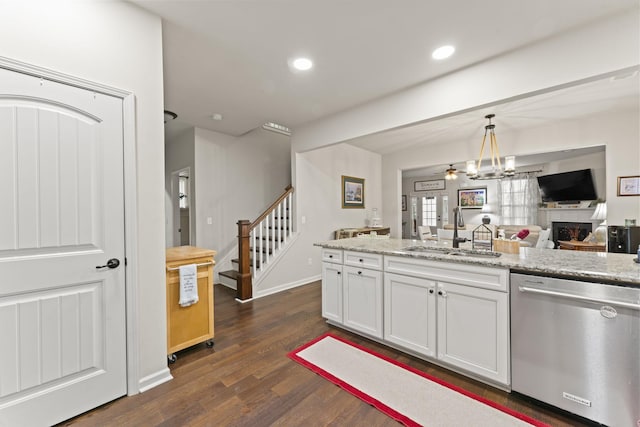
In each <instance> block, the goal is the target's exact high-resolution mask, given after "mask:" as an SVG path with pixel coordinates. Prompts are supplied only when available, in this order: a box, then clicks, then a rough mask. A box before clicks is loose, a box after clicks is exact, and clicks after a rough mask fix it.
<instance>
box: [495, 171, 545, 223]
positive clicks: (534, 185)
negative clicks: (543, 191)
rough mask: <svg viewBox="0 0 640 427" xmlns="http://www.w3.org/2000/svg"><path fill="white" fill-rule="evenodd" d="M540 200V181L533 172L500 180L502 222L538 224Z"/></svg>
mask: <svg viewBox="0 0 640 427" xmlns="http://www.w3.org/2000/svg"><path fill="white" fill-rule="evenodd" d="M540 200H541V199H540V190H539V188H538V181H537V179H536V177H535V176H533V175H531V174H529V175H527V176H526V177H521V178H520V177H519V178H510V179H501V180H499V181H498V203H499V206H500V215H501V216H502V224H505V225H524V224H537V223H538V205H539V203H540Z"/></svg>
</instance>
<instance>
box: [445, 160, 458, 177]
mask: <svg viewBox="0 0 640 427" xmlns="http://www.w3.org/2000/svg"><path fill="white" fill-rule="evenodd" d="M457 172H458V170H457V169H456V168H454V167H453V164H450V165H449V169H447V170H446V171H445V174H444V179H446V180H452V179H458V173H457Z"/></svg>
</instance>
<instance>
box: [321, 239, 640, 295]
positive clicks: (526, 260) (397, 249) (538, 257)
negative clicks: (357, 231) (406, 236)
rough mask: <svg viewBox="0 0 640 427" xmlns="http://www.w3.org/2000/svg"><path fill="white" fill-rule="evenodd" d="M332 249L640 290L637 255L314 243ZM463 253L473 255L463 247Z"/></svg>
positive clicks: (397, 242) (387, 242) (398, 242)
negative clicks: (457, 251) (489, 253)
mask: <svg viewBox="0 0 640 427" xmlns="http://www.w3.org/2000/svg"><path fill="white" fill-rule="evenodd" d="M314 246H320V247H323V248H330V249H342V250H349V251H359V252H370V253H377V254H383V255H396V256H406V257H413V258H423V259H430V260H434V261H447V262H458V263H463V264H479V265H485V266H493V267H503V268H509V269H511V270H514V271H520V272H530V273H535V274H543V275H551V276H558V277H570V278H576V279H585V280H591V281H594V280H595V281H599V280H600V281H605V282H620V284H628V285H632V286H640V264H638V263H635V262H634V261H633V259H634V258H635V257H636V256H635V255H634V254H619V253H607V252H583V251H569V250H558V249H536V248H526V247H525V248H520V253H519V254H518V255H516V254H502V255H501V256H499V257H495V258H494V257H482V258H474V257H470V256H457V255H449V254H447V251H445V249H446V248H449V249H451V250H452V251H453V250H454V249H453V248H451V243H450V241H441V242H437V241H425V242H423V241H420V240H402V239H381V238H367V237H354V238H350V239H340V240H329V241H326V242H318V243H315V244H314ZM411 246H426V247H432V248H434V249H437V248H440V249H442V253H437V252H435V253H434V252H410V251H406V250H404V249H405V248H407V247H411ZM461 251H462V252H464V251H470V252H472V253H473V252H478V251H471V250H469V249H465V247H464V244H463V245H461Z"/></svg>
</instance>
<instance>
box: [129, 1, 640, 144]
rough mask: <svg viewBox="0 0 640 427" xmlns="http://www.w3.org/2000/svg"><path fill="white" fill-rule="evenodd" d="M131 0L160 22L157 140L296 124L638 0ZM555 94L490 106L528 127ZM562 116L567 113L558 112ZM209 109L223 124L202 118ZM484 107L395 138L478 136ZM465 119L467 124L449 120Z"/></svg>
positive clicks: (541, 117) (407, 140) (405, 141)
mask: <svg viewBox="0 0 640 427" xmlns="http://www.w3.org/2000/svg"><path fill="white" fill-rule="evenodd" d="M129 1H130V2H131V3H134V4H137V5H138V6H140V7H142V8H144V9H146V10H148V11H150V12H152V13H155V14H157V15H159V16H160V17H161V18H162V20H163V56H164V90H165V108H166V109H168V110H171V111H174V112H175V113H177V114H178V118H177V119H176V120H174V121H172V122H170V123H168V124H167V126H166V129H167V138H170V137H171V136H172V135H174V134H176V133H179V132H181V131H182V130H183V129H186V128H189V127H192V126H197V127H200V128H204V129H209V130H213V131H217V132H222V133H225V134H229V135H234V136H238V135H242V134H244V133H247V132H249V131H251V130H253V129H255V128H258V127H260V126H261V125H262V124H263V123H265V122H276V123H279V124H282V125H284V126H287V127H289V128H291V129H292V130H293V131H294V132H295V129H296V127H299V126H301V125H303V124H305V123H308V122H311V121H314V120H316V119H319V118H321V117H324V116H328V115H332V114H336V113H338V112H340V111H343V110H345V109H349V108H352V107H355V106H358V105H360V104H363V103H366V102H369V101H372V100H374V99H376V98H379V97H382V96H385V95H389V94H391V93H394V92H397V91H399V90H402V89H405V88H407V87H411V86H413V85H416V84H419V83H423V82H425V81H428V80H431V79H434V78H437V77H439V76H442V75H444V74H447V73H451V72H453V71H456V70H459V69H462V68H464V67H467V66H470V65H472V64H475V63H478V62H481V61H484V60H487V59H489V58H492V57H495V56H497V55H500V54H503V53H506V52H509V51H511V50H514V49H518V48H520V47H522V46H525V45H528V44H531V43H534V42H536V41H539V40H542V39H544V38H548V37H551V36H553V35H556V34H559V33H562V32H564V31H567V30H569V29H572V28H574V27H576V26H580V25H585V24H588V23H590V22H594V21H596V20H598V19H602V18H603V17H606V16H608V15H612V14H615V13H618V12H620V11H623V10H629V9H632V8H635V9H637V8H638V1H637V0H606V1H604V0H562V1H557V0H536V1H527V2H525V1H512V0H485V1H482V2H476V1H469V0H447V1H433V0H397V1H393V2H392V1H389V0H129ZM443 44H453V45H455V46H456V52H455V54H454V55H453V56H452V57H451V58H449V59H446V60H443V61H435V60H433V59H431V51H432V50H433V49H435V48H436V47H438V46H441V45H443ZM300 55H304V56H308V57H310V58H311V59H313V61H314V68H313V69H312V70H310V71H308V72H297V73H294V72H292V71H291V70H290V69H289V66H288V61H290V60H291V59H292V58H294V57H296V56H300ZM628 89H629V88H628V87H627V90H628ZM602 90H603V88H595V87H594V91H596V92H597V91H602ZM604 92H607V90H606V89H605V90H604ZM635 92H636V93H635V95H636V96H637V92H638V84H637V81H636V84H635ZM566 94H568V95H571V97H570V98H568V99H569V100H566V101H563V102H564V103H565V104H574V107H575V109H576V110H578V109H580V108H579V107H578V106H577V103H576V100H580V99H583V98H580V97H584V95H583V94H579V93H575V94H572V93H571V92H570V91H567V92H566ZM604 95H607V96H608V95H609V94H606V93H601V96H604ZM627 95H629V93H628V92H627V93H626V95H623V96H622V97H623V98H624V97H625V96H627ZM559 96H560V95H559V94H555V95H554V94H549V95H547V96H546V97H542V98H540V99H538V100H529V101H526V100H525V101H524V102H514V103H511V104H506V105H503V106H500V107H499V108H497V109H495V110H494V112H495V113H496V114H497V115H498V118H499V117H500V115H506V114H511V115H512V117H513V118H517V119H518V122H517V123H516V122H510V123H511V125H512V126H519V125H520V123H522V124H528V123H529V124H530V123H533V122H536V121H540V120H544V115H545V114H546V113H549V111H550V110H549V109H548V108H546V107H548V105H549V103H553V102H556V103H557V102H559V101H558V99H554V97H556V98H557V97H559ZM576 97H577V98H576ZM609 98H611V97H609ZM609 101H611V102H614V101H613V100H610V99H607V102H609ZM624 102H627V103H628V102H633V101H632V100H629V99H627V100H626V101H624ZM583 104H584V102H583ZM560 112H563V113H567V114H568V112H567V110H566V109H564V108H563V109H562V110H561V111H560ZM556 113H558V111H556ZM556 113H554V114H553V117H557V114H556ZM213 114H221V115H222V116H223V120H219V121H216V120H212V118H211V117H212V115H213ZM483 115H484V113H483V112H476V113H474V114H468V115H463V116H459V117H457V118H450V119H447V120H444V121H438V122H437V124H436V122H433V123H431V124H425V125H422V126H418V127H415V128H413V127H412V128H411V129H404V130H397V131H393V132H394V133H393V135H394V138H395V137H397V138H398V139H401V140H402V141H401V143H402V144H404V145H409V144H412V143H417V141H419V140H420V139H423V140H424V138H425V133H429V134H430V135H432V136H433V135H438V134H440V135H441V134H443V132H444V129H445V128H446V130H447V132H451V129H452V128H451V126H452V125H455V126H456V127H458V128H459V129H458V131H459V137H470V138H471V137H473V138H476V137H477V134H478V129H482V126H483V123H482V117H483ZM464 123H467V124H468V126H457V125H460V124H464ZM360 142H361V143H363V142H364V141H360ZM353 143H355V144H358V143H359V142H358V141H353ZM370 144H371V145H370V146H369V147H368V149H372V150H373V151H378V152H381V153H384V152H385V151H386V150H389V146H390V144H388V140H387V144H383V143H382V142H381V141H375V140H372V141H370ZM393 146H394V147H395V145H393Z"/></svg>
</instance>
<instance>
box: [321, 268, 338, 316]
mask: <svg viewBox="0 0 640 427" xmlns="http://www.w3.org/2000/svg"><path fill="white" fill-rule="evenodd" d="M322 317H324V318H325V319H327V320H332V321H334V322H337V323H342V264H335V263H331V262H323V263H322Z"/></svg>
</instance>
